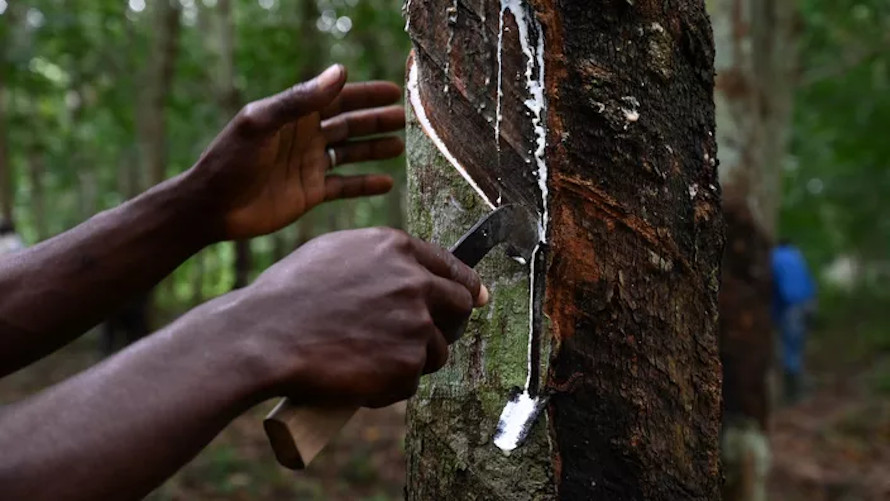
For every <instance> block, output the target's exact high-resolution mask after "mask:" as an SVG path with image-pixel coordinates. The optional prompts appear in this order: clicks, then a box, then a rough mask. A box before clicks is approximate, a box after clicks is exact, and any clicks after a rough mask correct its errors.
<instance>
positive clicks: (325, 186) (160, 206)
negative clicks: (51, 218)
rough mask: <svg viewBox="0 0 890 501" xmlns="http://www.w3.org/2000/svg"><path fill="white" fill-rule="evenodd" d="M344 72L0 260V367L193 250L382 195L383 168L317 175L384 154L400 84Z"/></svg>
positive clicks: (47, 345)
mask: <svg viewBox="0 0 890 501" xmlns="http://www.w3.org/2000/svg"><path fill="white" fill-rule="evenodd" d="M345 80H346V74H345V70H344V69H343V68H342V67H340V66H335V67H332V68H330V69H328V70H327V71H326V72H325V73H323V74H322V75H320V76H319V77H318V78H316V79H315V80H312V81H310V82H308V83H305V84H300V85H297V86H295V87H293V88H291V89H289V90H287V91H285V92H282V93H280V94H278V95H276V96H273V97H270V98H266V99H263V100H261V101H257V102H254V103H251V104H249V105H247V106H245V108H244V109H243V110H242V111H241V112H240V113H239V114H238V116H237V117H235V118H234V119H233V120H232V122H231V123H230V124H229V125H228V126H227V127H226V129H225V130H223V132H222V133H220V135H219V136H218V137H217V138H216V140H214V142H213V144H212V145H211V146H210V147H209V148H208V149H207V150H206V151H205V152H204V154H203V155H202V156H201V158H200V160H199V161H198V162H197V164H196V165H195V166H194V167H193V168H192V169H191V170H189V171H188V172H186V173H185V174H183V175H180V176H178V177H176V178H175V179H172V180H170V181H167V182H166V183H163V184H161V185H160V186H157V187H155V188H153V189H152V190H150V191H148V192H147V193H145V194H143V195H142V196H140V197H138V198H136V199H134V200H132V201H130V202H128V203H126V204H124V205H122V206H120V207H118V208H115V209H112V210H110V211H107V212H104V213H101V214H99V215H97V216H95V217H93V218H92V219H90V220H89V221H87V222H86V223H84V224H82V225H80V226H78V227H77V228H75V229H73V230H71V231H69V232H67V233H64V234H62V235H59V236H57V237H55V238H52V239H50V240H48V241H46V242H43V243H41V244H40V245H37V246H35V247H33V248H31V249H28V250H25V251H22V252H19V253H16V254H14V255H12V256H4V258H3V259H0V376H2V375H5V374H8V373H10V372H13V371H15V370H17V369H18V368H20V367H23V366H25V365H27V364H29V363H31V362H33V361H34V360H36V359H38V358H40V357H42V356H44V355H46V354H47V353H49V352H51V351H53V350H55V349H57V348H58V347H60V346H62V345H64V344H65V343H67V342H68V341H70V340H71V339H72V338H74V337H75V336H77V335H79V334H80V333H82V332H83V331H84V330H86V329H87V328H89V327H90V326H92V325H94V324H96V323H97V322H99V321H100V320H101V319H102V318H104V317H106V316H107V315H108V314H110V313H111V312H112V311H114V309H116V308H117V307H119V306H120V305H121V304H123V303H124V302H125V301H126V300H127V299H128V298H130V297H132V296H133V295H135V294H137V293H139V292H142V291H145V290H147V289H149V288H150V287H152V286H153V285H154V284H156V283H157V282H158V281H160V280H161V279H162V278H163V277H164V276H166V275H167V274H168V273H170V272H171V271H172V270H173V269H174V268H175V267H176V266H177V265H179V264H180V263H182V262H183V261H184V260H185V259H186V258H188V257H189V256H191V255H192V254H193V253H195V252H196V251H198V250H199V249H201V247H203V246H205V245H207V244H209V243H212V242H216V241H220V240H224V239H243V238H250V237H253V236H256V235H261V234H265V233H269V232H271V231H275V230H277V229H279V228H282V227H284V226H285V225H287V224H289V223H291V222H292V221H294V220H295V219H297V218H298V217H299V216H300V215H302V214H303V213H305V212H306V211H308V210H309V209H311V208H312V207H314V206H316V205H318V204H320V203H322V202H323V201H325V200H332V199H337V198H345V197H355V196H367V195H375V194H380V193H385V192H386V191H388V190H389V189H390V187H391V186H392V180H391V179H390V178H389V177H388V176H380V175H365V176H348V177H341V176H337V175H332V174H329V173H327V171H328V169H329V168H330V167H331V165H330V155H329V154H328V153H327V151H328V150H329V149H332V150H333V151H334V156H335V157H336V158H337V163H338V164H343V163H352V162H361V161H365V160H375V159H383V158H390V157H394V156H396V155H399V154H400V153H401V152H402V149H403V145H402V141H401V139H399V138H397V137H382V138H380V137H378V138H373V139H366V140H355V138H361V137H363V136H370V135H375V134H380V133H389V132H393V131H397V130H399V129H401V128H402V127H403V126H404V112H403V110H402V109H401V107H399V106H387V105H391V104H392V103H394V102H396V101H397V100H398V99H399V94H400V91H399V88H398V87H397V86H396V85H394V84H391V83H385V82H368V83H362V84H351V85H346V86H345V87H344V83H345Z"/></svg>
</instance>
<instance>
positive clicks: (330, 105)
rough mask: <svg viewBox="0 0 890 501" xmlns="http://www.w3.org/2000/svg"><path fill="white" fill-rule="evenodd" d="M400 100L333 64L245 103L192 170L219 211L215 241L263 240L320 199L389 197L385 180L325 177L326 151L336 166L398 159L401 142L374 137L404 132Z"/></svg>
mask: <svg viewBox="0 0 890 501" xmlns="http://www.w3.org/2000/svg"><path fill="white" fill-rule="evenodd" d="M399 97H400V89H399V87H398V86H397V85H395V84H393V83H391V82H362V83H357V84H346V69H345V68H344V67H342V66H340V65H334V66H331V67H330V68H328V69H327V70H325V71H324V72H323V73H322V74H320V75H319V76H318V77H316V78H314V79H313V80H310V81H308V82H305V83H301V84H298V85H296V86H294V87H292V88H290V89H288V90H286V91H284V92H281V93H279V94H276V95H274V96H271V97H268V98H265V99H262V100H260V101H256V102H253V103H250V104H248V105H247V106H245V107H244V108H243V109H242V110H241V112H240V113H238V115H237V116H236V117H235V118H234V119H233V120H232V121H231V122H230V123H229V124H228V126H227V127H226V128H225V129H224V130H223V131H222V132H221V133H220V134H219V136H217V138H216V139H215V140H214V141H213V143H212V144H211V145H210V147H209V148H208V149H207V150H206V151H205V152H204V154H203V155H202V156H201V159H200V160H199V161H198V163H197V165H196V166H195V171H194V174H196V175H197V176H199V177H201V178H203V179H205V180H206V181H205V182H206V184H207V186H208V187H209V188H210V190H209V192H207V193H206V194H207V196H209V197H212V199H213V200H214V201H216V202H217V204H218V205H216V206H217V207H218V208H219V209H220V211H221V215H222V220H221V221H220V223H221V227H222V228H223V235H220V238H224V239H245V238H250V237H254V236H257V235H263V234H266V233H270V232H273V231H275V230H278V229H280V228H282V227H284V226H286V225H287V224H289V223H291V222H293V221H294V220H296V219H297V218H299V217H300V216H301V215H303V214H305V213H306V212H307V211H309V210H310V209H311V208H313V207H315V206H316V205H318V204H320V203H322V202H324V201H327V200H336V199H340V198H351V197H363V196H370V195H379V194H382V193H386V192H388V191H389V190H390V189H391V188H392V185H393V181H392V179H391V178H390V177H389V176H386V175H378V174H370V175H356V176H339V175H335V174H330V173H328V171H329V169H330V168H331V155H329V153H328V149H331V150H332V151H333V153H334V155H333V156H334V158H335V160H336V163H337V165H343V164H350V163H356V162H365V161H369V160H382V159H387V158H392V157H396V156H398V155H400V154H401V153H402V151H403V149H404V144H403V142H402V140H401V139H400V138H399V137H396V136H383V137H379V135H380V134H387V133H392V132H396V131H399V130H401V129H403V128H404V127H405V113H404V110H403V108H402V107H401V106H398V105H393V103H395V102H397V101H398V100H399ZM366 136H375V137H373V138H370V139H368V138H365V139H362V138H363V137H366Z"/></svg>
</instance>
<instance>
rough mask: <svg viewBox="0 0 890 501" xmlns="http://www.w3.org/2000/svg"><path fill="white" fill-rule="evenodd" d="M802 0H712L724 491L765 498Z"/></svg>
mask: <svg viewBox="0 0 890 501" xmlns="http://www.w3.org/2000/svg"><path fill="white" fill-rule="evenodd" d="M795 4H796V2H793V1H780V0H717V1H715V2H712V3H710V4H709V5H710V7H711V16H712V19H713V23H714V37H715V43H716V51H717V58H716V61H717V65H716V66H717V68H716V69H717V79H716V89H715V101H716V110H717V143H718V157H719V159H720V181H721V184H722V187H723V211H724V214H725V218H726V229H727V231H726V233H727V243H726V251H725V253H724V258H723V275H722V287H721V291H720V356H721V360H722V362H723V371H724V379H723V398H724V429H723V453H724V468H725V471H726V479H727V481H726V484H725V488H724V498H725V499H727V500H760V499H765V498H766V475H767V472H768V468H769V445H768V442H767V439H766V429H767V424H768V418H769V408H770V392H769V387H770V386H769V384H768V379H769V375H770V368H771V367H772V365H773V364H772V362H773V359H774V357H773V346H774V343H773V336H772V323H771V321H770V299H771V295H772V289H771V282H770V259H769V252H770V247H771V245H772V243H773V242H774V240H775V237H776V219H777V216H778V208H779V201H780V195H781V189H780V179H781V167H782V164H783V161H784V157H785V155H786V151H787V143H788V137H789V132H790V130H789V125H790V118H791V105H792V93H791V91H792V88H793V81H794V79H793V75H794V67H795V65H794V61H796V58H795V44H794V33H795V28H794V26H795V12H796V10H795V9H796V5H795Z"/></svg>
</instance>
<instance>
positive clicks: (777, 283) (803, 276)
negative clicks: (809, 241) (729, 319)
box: [772, 240, 816, 403]
mask: <svg viewBox="0 0 890 501" xmlns="http://www.w3.org/2000/svg"><path fill="white" fill-rule="evenodd" d="M772 273H773V318H774V320H775V322H776V324H777V325H778V327H779V333H780V338H779V341H780V347H781V360H782V369H783V371H784V376H785V378H784V379H785V399H786V401H788V402H792V403H793V402H794V401H796V400H798V399H799V398H800V392H801V382H802V375H803V355H804V347H805V345H806V337H807V321H808V319H809V317H810V316H811V315H812V313H813V312H814V310H815V299H816V283H815V281H814V280H813V277H812V276H811V275H810V270H809V268H808V267H807V263H806V259H804V257H803V254H802V253H801V252H800V250H799V249H798V248H797V247H795V246H794V245H793V244H791V243H790V242H788V241H785V240H782V241H780V243H779V245H778V246H776V247H775V248H774V249H773V251H772Z"/></svg>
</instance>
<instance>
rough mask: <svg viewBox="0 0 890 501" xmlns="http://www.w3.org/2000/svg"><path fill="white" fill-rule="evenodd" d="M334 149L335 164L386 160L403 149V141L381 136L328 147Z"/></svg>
mask: <svg viewBox="0 0 890 501" xmlns="http://www.w3.org/2000/svg"><path fill="white" fill-rule="evenodd" d="M330 148H331V149H333V150H334V153H335V156H336V159H337V165H343V164H352V163H359V162H370V161H373V160H388V159H390V158H395V157H397V156H399V155H401V154H402V152H403V151H405V143H404V141H402V139H401V138H399V137H382V138H379V139H366V140H364V141H354V142H350V143H341V144H338V145H334V146H331V147H330Z"/></svg>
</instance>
